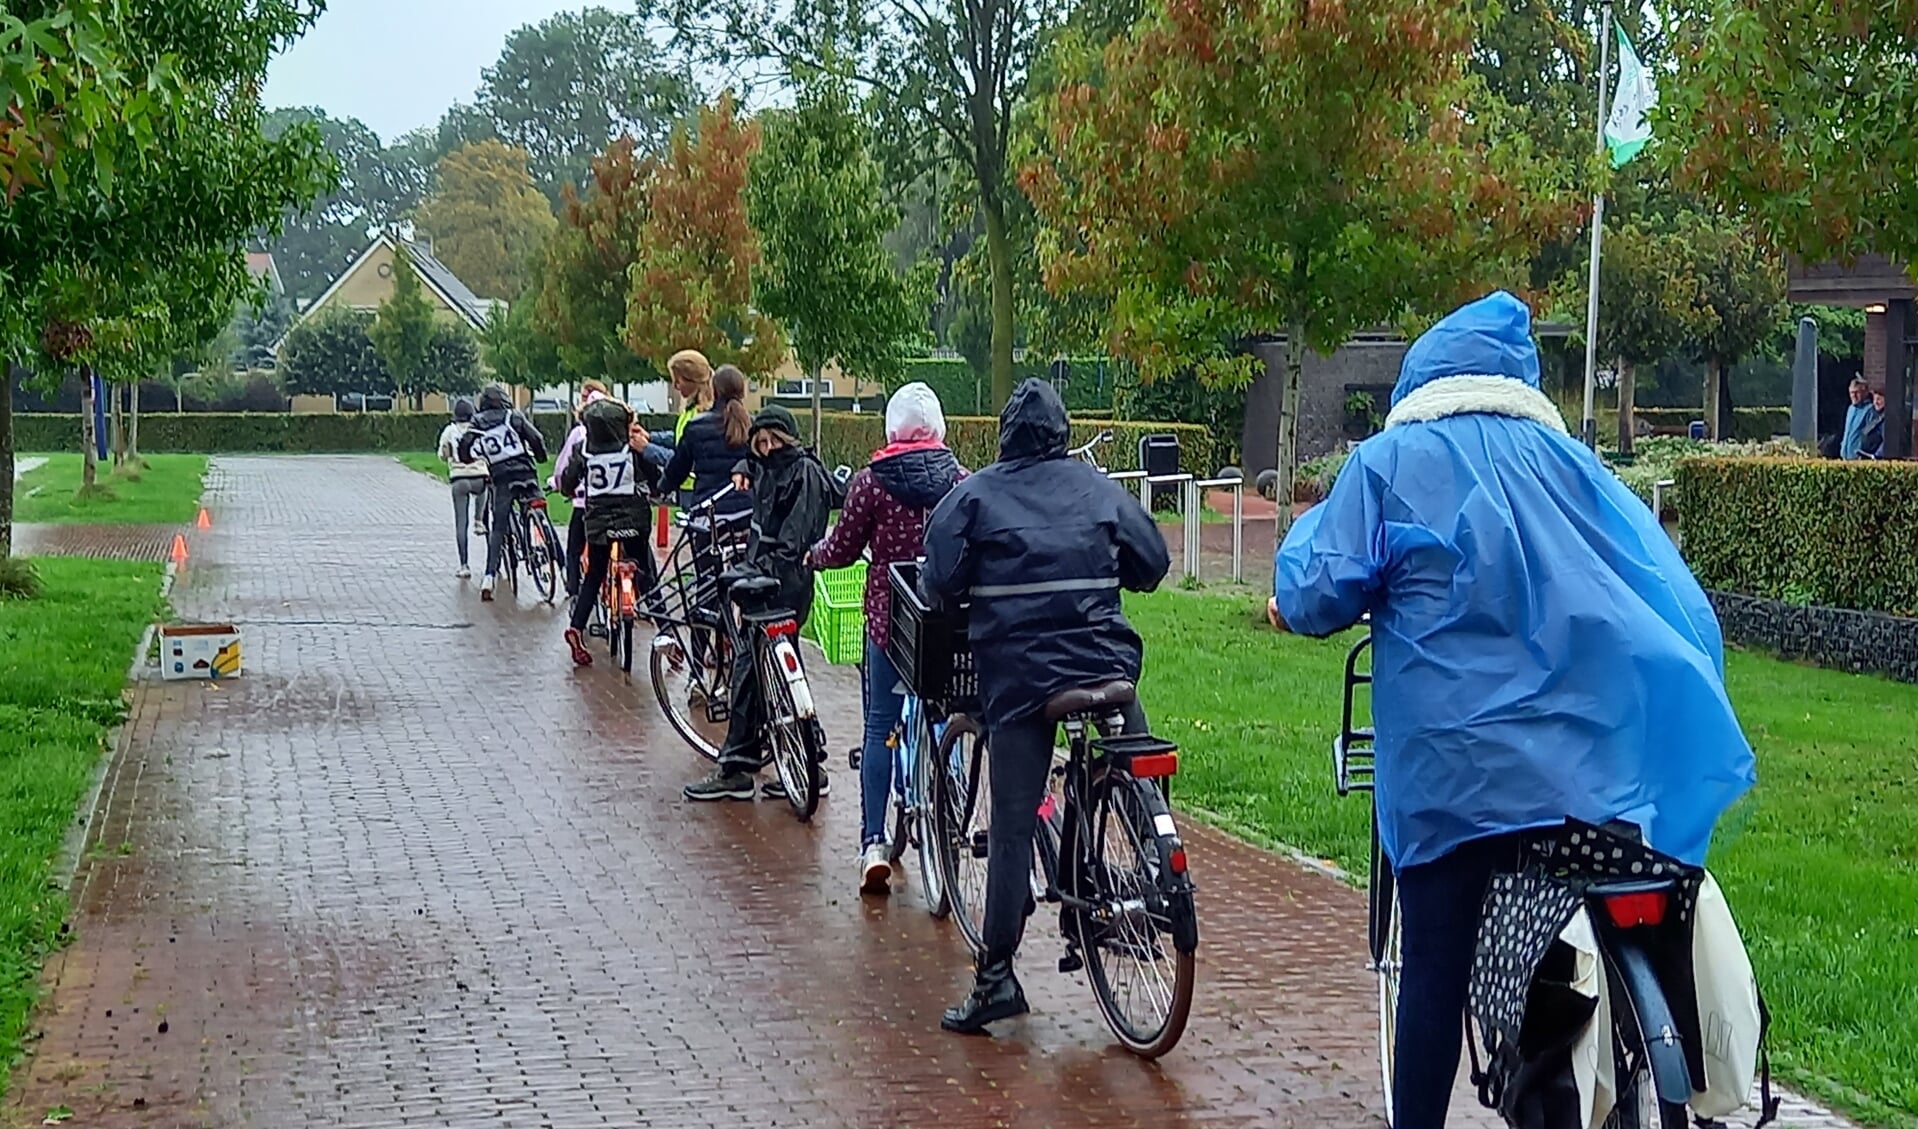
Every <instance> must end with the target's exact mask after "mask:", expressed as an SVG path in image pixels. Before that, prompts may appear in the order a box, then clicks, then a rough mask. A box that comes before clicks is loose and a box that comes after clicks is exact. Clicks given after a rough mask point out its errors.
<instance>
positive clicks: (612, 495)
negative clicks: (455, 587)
mask: <svg viewBox="0 0 1918 1129" xmlns="http://www.w3.org/2000/svg"><path fill="white" fill-rule="evenodd" d="M579 422H580V425H581V426H582V427H584V428H585V431H586V434H585V438H584V439H582V440H581V441H580V443H579V446H578V447H577V448H575V449H574V451H573V454H572V457H571V458H569V459H568V460H567V461H566V464H565V465H564V466H562V467H560V468H559V488H560V490H561V491H562V492H564V493H566V494H568V495H572V496H575V497H578V498H579V499H581V505H582V506H583V510H582V512H583V513H584V515H585V520H584V522H583V525H582V529H583V531H584V533H585V535H586V575H585V576H584V577H582V578H581V580H580V584H579V598H578V599H577V600H574V601H573V621H572V626H570V627H568V628H567V629H566V645H567V646H568V647H570V648H572V651H573V662H574V663H576V664H578V665H579V666H591V665H592V664H593V656H592V652H590V651H588V650H587V649H586V644H585V642H584V640H583V639H582V638H581V632H583V631H585V629H586V621H587V620H588V619H589V618H591V616H592V614H593V605H594V604H595V603H596V602H598V600H599V590H600V587H601V585H603V584H604V583H605V581H606V572H607V570H608V569H609V568H610V567H611V563H612V555H613V545H614V544H615V543H617V544H618V545H619V555H620V558H621V559H622V560H628V561H631V562H633V563H634V564H635V565H637V566H639V579H638V582H637V587H638V589H639V591H641V592H646V591H649V590H651V588H652V587H653V576H654V574H655V572H656V568H655V565H654V562H653V551H652V547H651V546H650V545H649V544H648V543H647V538H646V533H647V527H648V526H650V525H651V524H652V517H653V507H652V498H651V494H650V493H649V491H650V490H652V488H654V487H656V486H658V485H659V467H658V466H656V465H654V464H653V462H652V460H650V459H647V458H646V457H644V454H643V452H644V451H645V450H646V443H647V437H646V430H645V428H643V427H640V426H639V425H638V422H637V421H636V419H635V418H634V416H633V410H632V409H631V408H629V407H627V406H626V405H625V404H622V403H620V402H619V401H618V400H614V399H611V398H610V397H603V396H602V397H600V398H599V399H595V400H591V401H589V402H588V403H587V404H586V406H585V407H584V408H582V409H581V410H580V413H579Z"/></svg>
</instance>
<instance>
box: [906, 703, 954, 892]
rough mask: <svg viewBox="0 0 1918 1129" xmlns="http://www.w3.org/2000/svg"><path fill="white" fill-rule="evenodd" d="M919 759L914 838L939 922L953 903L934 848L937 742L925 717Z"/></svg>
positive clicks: (913, 794)
mask: <svg viewBox="0 0 1918 1129" xmlns="http://www.w3.org/2000/svg"><path fill="white" fill-rule="evenodd" d="M920 723H921V725H922V726H923V728H922V729H921V730H920V735H921V736H920V741H919V745H918V748H919V755H918V756H916V757H914V758H913V762H912V778H913V779H912V785H911V790H910V791H909V792H908V793H907V795H908V796H910V797H911V798H912V799H913V801H914V804H915V810H914V812H913V815H912V822H911V834H912V839H913V842H914V845H916V846H917V847H918V853H919V884H920V886H922V887H923V888H924V889H925V891H926V912H928V913H930V914H932V916H933V917H935V918H945V917H949V916H951V914H952V902H951V900H950V899H948V898H947V897H946V883H945V879H944V878H942V877H941V876H940V874H939V856H938V852H937V851H936V850H935V848H934V842H935V840H934V839H933V831H932V801H931V800H930V799H929V798H928V797H930V796H931V795H932V788H933V777H932V761H933V755H934V752H933V741H932V728H931V726H928V725H925V715H923V714H921V715H920Z"/></svg>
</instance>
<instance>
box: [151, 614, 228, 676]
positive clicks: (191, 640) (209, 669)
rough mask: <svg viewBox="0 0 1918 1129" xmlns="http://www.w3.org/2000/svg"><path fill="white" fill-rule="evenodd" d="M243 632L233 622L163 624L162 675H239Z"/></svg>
mask: <svg viewBox="0 0 1918 1129" xmlns="http://www.w3.org/2000/svg"><path fill="white" fill-rule="evenodd" d="M239 675H240V632H239V629H238V628H236V627H234V626H233V625H232V624H230V623H170V624H166V625H164V626H162V627H161V628H160V677H162V678H165V679H168V680H169V681H171V680H175V679H183V678H238V677H239Z"/></svg>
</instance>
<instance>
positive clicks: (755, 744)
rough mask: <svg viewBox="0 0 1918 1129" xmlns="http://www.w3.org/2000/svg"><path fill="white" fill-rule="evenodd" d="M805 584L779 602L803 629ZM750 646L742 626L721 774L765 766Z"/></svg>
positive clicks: (762, 712) (808, 607)
mask: <svg viewBox="0 0 1918 1129" xmlns="http://www.w3.org/2000/svg"><path fill="white" fill-rule="evenodd" d="M807 584H808V586H807V587H806V588H805V590H804V592H803V593H794V595H795V596H796V597H797V598H793V599H788V600H785V601H782V602H783V603H786V604H788V605H789V606H790V608H791V611H792V613H793V618H794V619H795V620H797V621H798V622H799V626H800V627H802V628H803V627H805V626H806V620H807V619H809V618H811V616H812V588H811V587H810V584H811V581H810V580H808V582H807ZM789 587H790V586H789ZM728 614H730V612H729V613H728ZM753 646H754V640H753V632H752V630H751V629H750V628H749V627H747V626H744V625H742V626H741V627H740V629H739V638H738V645H737V646H735V647H734V648H733V670H732V697H731V698H729V699H728V704H729V709H730V713H729V714H728V716H727V721H726V743H725V744H724V745H723V746H721V747H720V750H719V770H720V771H721V772H727V773H734V772H745V773H753V772H758V771H759V770H760V769H762V768H764V767H765V766H766V760H767V754H766V750H765V749H763V748H761V742H760V731H761V730H762V729H764V728H765V725H766V703H765V702H763V701H761V700H760V695H759V679H758V677H757V676H756V674H755V672H754V671H753V664H754V663H755V662H757V661H758V657H757V656H756V655H755V654H754V653H753ZM775 677H777V676H775ZM1034 802H1035V803H1036V802H1037V801H1034Z"/></svg>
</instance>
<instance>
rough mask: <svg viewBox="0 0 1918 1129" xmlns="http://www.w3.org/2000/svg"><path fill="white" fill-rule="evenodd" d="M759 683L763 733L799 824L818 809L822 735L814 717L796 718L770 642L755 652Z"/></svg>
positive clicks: (789, 688)
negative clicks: (763, 706) (763, 703)
mask: <svg viewBox="0 0 1918 1129" xmlns="http://www.w3.org/2000/svg"><path fill="white" fill-rule="evenodd" d="M759 684H760V688H761V689H762V690H763V691H764V692H765V700H766V736H767V738H768V743H769V744H770V745H771V746H772V755H773V768H774V770H775V771H777V772H778V773H779V783H780V784H782V785H784V786H785V789H786V802H787V803H788V804H790V805H792V809H793V814H794V815H796V816H798V817H799V821H800V822H801V823H806V822H809V821H811V819H812V817H813V813H814V812H816V811H818V810H819V766H820V764H821V762H823V761H824V760H825V759H826V735H825V732H824V730H822V729H821V728H820V726H819V719H818V718H816V717H800V716H799V710H798V707H797V705H796V704H795V703H794V700H793V691H792V686H791V685H790V684H789V683H787V681H786V677H785V675H783V674H781V673H780V671H779V666H778V659H777V658H776V657H775V656H774V652H773V648H772V645H771V644H770V643H768V644H766V645H764V646H763V647H762V649H761V650H760V653H759Z"/></svg>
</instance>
